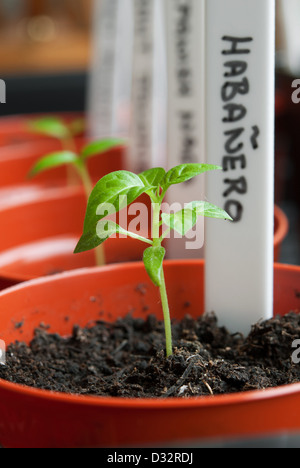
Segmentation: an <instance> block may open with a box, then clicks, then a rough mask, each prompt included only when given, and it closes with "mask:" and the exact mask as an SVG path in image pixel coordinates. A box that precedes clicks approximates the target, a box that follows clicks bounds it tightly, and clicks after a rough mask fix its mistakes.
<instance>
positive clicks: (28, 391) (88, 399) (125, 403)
mask: <svg viewBox="0 0 300 468" xmlns="http://www.w3.org/2000/svg"><path fill="white" fill-rule="evenodd" d="M174 263H177V264H178V266H183V265H185V266H188V265H195V264H199V265H205V261H204V260H166V261H165V265H166V266H167V265H172V264H174ZM142 265H143V263H142V262H133V263H123V264H117V265H107V266H105V267H100V268H99V267H91V268H83V269H78V270H73V271H69V272H64V273H60V274H58V275H55V276H52V277H43V278H38V279H34V280H31V281H28V282H26V283H22V284H19V285H16V286H13V287H10V288H8V289H6V290H4V291H2V292H0V298H1V297H2V296H5V295H9V294H14V292H16V291H20V290H22V289H27V288H28V287H29V288H30V287H34V286H37V285H42V284H45V283H49V282H51V283H55V282H57V281H60V280H61V279H64V278H72V277H78V276H82V275H91V274H95V273H97V272H99V271H114V270H119V269H120V268H128V267H129V268H131V269H134V268H141V266H142ZM274 269H275V271H276V270H279V271H280V270H281V271H286V270H288V271H294V272H300V266H297V265H286V264H279V263H278V264H276V263H275V264H274ZM0 389H3V390H4V391H7V392H10V393H14V394H15V395H16V396H17V395H20V394H22V396H26V397H28V398H30V397H31V398H35V399H38V400H51V401H55V402H60V403H63V404H68V405H84V406H89V407H95V406H96V407H102V406H106V407H111V408H116V409H117V408H120V407H122V408H126V409H134V408H143V409H149V410H153V409H163V408H168V409H170V408H177V409H178V408H182V409H188V408H190V409H191V408H194V407H197V408H199V407H214V406H220V407H221V406H224V405H242V404H246V403H248V404H249V403H254V402H255V401H258V400H261V401H263V400H269V399H275V398H283V397H287V396H290V395H295V394H296V393H300V383H295V384H289V385H282V386H279V387H275V388H269V389H265V390H254V391H248V392H239V393H234V394H225V395H216V396H204V397H191V398H189V399H182V398H177V397H174V398H170V399H161V398H153V399H150V398H149V399H147V398H142V399H138V398H120V397H101V396H83V395H73V394H65V393H59V392H53V391H49V390H41V389H36V388H32V387H26V386H24V385H20V384H15V383H11V382H7V381H5V380H3V379H0Z"/></svg>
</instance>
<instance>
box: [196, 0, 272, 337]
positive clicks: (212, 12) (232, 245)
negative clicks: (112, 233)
mask: <svg viewBox="0 0 300 468" xmlns="http://www.w3.org/2000/svg"><path fill="white" fill-rule="evenodd" d="M206 25H207V38H206V44H207V49H206V83H207V85H206V101H207V102H206V108H207V111H206V125H207V127H206V128H207V132H206V144H207V147H206V156H207V163H209V164H212V163H214V164H218V165H220V166H222V167H223V173H222V172H220V174H216V175H214V176H213V177H211V176H208V178H207V190H206V197H207V199H208V200H209V201H210V202H211V203H214V204H216V205H219V206H222V207H223V208H224V209H225V210H226V211H227V212H228V214H229V215H230V216H231V217H232V218H233V219H234V222H233V223H228V222H224V223H223V224H222V226H221V227H220V226H219V225H216V224H214V223H212V222H210V221H209V220H208V221H207V222H206V226H207V229H206V243H205V245H206V310H209V311H215V312H216V313H217V315H218V317H219V319H220V322H221V324H222V325H225V326H227V327H228V328H229V329H230V330H232V331H233V332H236V331H240V332H244V333H248V332H249V331H250V328H251V325H252V324H254V323H255V322H257V321H258V320H260V319H267V318H270V317H272V313H273V235H274V108H275V103H274V95H275V90H274V75H275V64H274V56H275V2H274V0H265V1H263V2H262V1H261V0H243V1H241V0H226V1H224V0H209V1H207V11H206ZM215 288H217V290H218V293H217V294H216V293H215Z"/></svg>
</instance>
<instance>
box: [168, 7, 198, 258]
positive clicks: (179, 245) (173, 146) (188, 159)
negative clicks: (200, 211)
mask: <svg viewBox="0 0 300 468" xmlns="http://www.w3.org/2000/svg"><path fill="white" fill-rule="evenodd" d="M164 3H165V18H166V37H167V64H168V67H167V78H168V108H167V109H168V112H167V165H168V168H169V169H170V168H171V167H174V166H177V165H180V164H186V163H204V162H205V154H204V150H205V141H204V138H205V132H204V128H205V127H204V124H205V94H204V91H205V89H204V84H205V83H204V78H205V1H204V0H177V1H174V0H165V2H164ZM204 196H205V178H204V177H202V176H200V177H197V179H195V180H193V181H191V182H188V183H186V184H183V185H180V186H179V185H178V186H174V187H173V188H172V189H171V190H170V193H169V194H168V204H169V205H170V209H171V211H178V210H179V209H182V208H184V204H185V203H189V202H191V201H194V200H203V198H204ZM177 202H180V203H181V205H180V206H176V205H175V203H177ZM182 205H183V206H182ZM173 208H174V209H173ZM203 242H204V221H203V219H199V222H198V223H197V226H196V228H194V229H193V231H191V232H189V233H187V236H186V238H184V239H182V238H180V237H178V238H177V239H176V238H172V239H169V240H168V256H169V258H188V257H191V258H196V257H199V256H202V251H201V248H202V246H203Z"/></svg>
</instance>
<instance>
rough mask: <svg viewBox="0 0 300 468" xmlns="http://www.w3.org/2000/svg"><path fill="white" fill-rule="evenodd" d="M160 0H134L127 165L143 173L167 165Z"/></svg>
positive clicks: (163, 57) (163, 56) (134, 170)
mask: <svg viewBox="0 0 300 468" xmlns="http://www.w3.org/2000/svg"><path fill="white" fill-rule="evenodd" d="M162 12H163V8H162V4H161V1H160V0H150V1H149V0H134V46H133V78H132V82H133V89H132V102H131V104H132V119H131V129H130V147H129V151H128V165H129V167H130V170H132V171H133V172H137V173H138V172H143V171H145V170H147V169H149V168H151V167H153V166H155V165H160V166H164V162H163V161H162V159H164V156H165V155H164V153H165V151H164V150H165V148H163V142H164V133H163V132H164V128H165V121H164V120H163V117H164V109H165V100H166V83H165V66H166V65H165V55H164V33H163V29H162V28H163V20H162Z"/></svg>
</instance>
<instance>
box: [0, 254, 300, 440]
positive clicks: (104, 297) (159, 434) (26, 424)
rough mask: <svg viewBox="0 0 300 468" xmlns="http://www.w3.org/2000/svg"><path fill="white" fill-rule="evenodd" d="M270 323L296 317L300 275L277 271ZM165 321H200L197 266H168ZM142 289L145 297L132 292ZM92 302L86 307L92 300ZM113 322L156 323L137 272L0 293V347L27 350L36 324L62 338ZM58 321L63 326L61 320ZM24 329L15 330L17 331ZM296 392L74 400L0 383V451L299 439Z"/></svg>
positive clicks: (82, 276) (80, 273)
mask: <svg viewBox="0 0 300 468" xmlns="http://www.w3.org/2000/svg"><path fill="white" fill-rule="evenodd" d="M274 268H275V288H274V293H275V297H274V314H280V315H283V314H285V313H287V312H289V311H291V310H298V311H299V306H300V300H299V296H297V294H295V291H297V290H298V288H299V284H300V268H299V267H294V266H285V265H275V267H274ZM165 270H166V281H167V287H168V291H169V300H170V306H171V311H172V316H173V318H176V319H181V318H182V317H183V316H184V315H185V314H186V308H185V304H186V301H187V300H188V301H189V303H190V304H191V307H190V309H189V313H190V314H191V315H193V316H194V317H196V316H199V315H200V314H202V313H203V310H204V306H203V299H204V296H203V290H204V263H203V261H201V260H199V261H167V262H166V264H165ZM141 284H143V285H144V287H143V294H141V289H140V288H138V287H137V286H138V285H141ZM92 297H93V298H95V297H96V298H98V301H96V302H95V301H94V300H93V301H91V298H92ZM100 304H101V311H103V313H104V314H105V315H104V316H103V318H104V320H107V321H113V320H115V319H117V318H118V317H121V316H125V315H126V314H128V313H129V312H131V313H133V314H134V316H135V317H145V305H147V306H148V307H149V310H150V311H151V313H152V314H155V315H156V316H157V317H158V318H160V319H161V317H162V311H161V305H160V301H159V296H158V291H157V288H155V287H154V286H152V284H151V283H150V280H149V279H148V277H147V274H146V273H145V271H144V267H143V265H142V264H141V263H131V264H123V265H113V266H107V267H105V268H102V269H98V268H95V269H93V268H90V269H83V270H77V271H73V272H68V273H65V274H62V275H58V276H53V277H51V278H42V279H38V280H34V281H32V282H28V283H24V284H22V285H19V286H16V287H14V288H11V289H8V290H6V291H3V292H2V293H0V310H1V314H0V330H1V334H0V339H2V340H4V341H5V342H6V344H9V343H11V342H13V341H15V340H21V341H26V342H29V341H30V340H31V338H32V336H33V331H34V329H35V328H36V327H38V326H39V324H40V323H41V322H43V323H46V324H49V325H50V329H49V332H51V333H59V334H61V335H66V336H67V335H69V334H70V333H71V330H72V327H73V326H74V324H77V325H80V326H85V325H87V324H88V323H91V321H93V320H98V319H99V305H100ZM66 315H68V317H69V321H66V320H65V317H66ZM20 322H22V323H23V324H24V325H23V327H22V328H21V329H16V327H15V323H20ZM299 411H300V383H299V384H293V385H288V386H282V387H277V388H275V389H270V390H265V391H251V392H247V393H243V394H242V393H239V394H234V395H221V396H215V397H203V398H190V399H177V398H174V399H169V400H165V399H164V400H163V401H162V400H159V399H154V400H152V399H142V400H137V399H121V398H113V397H112V398H102V397H90V396H86V397H85V396H76V395H68V394H59V393H52V392H49V391H43V390H37V389H32V388H29V387H24V386H20V385H16V384H13V383H9V382H6V381H3V380H0V415H1V418H0V444H2V445H3V446H4V447H81V448H83V447H126V446H133V447H138V446H146V445H147V446H154V445H160V446H165V447H167V446H168V445H167V444H169V443H171V444H176V446H180V444H185V443H188V442H191V441H193V442H194V443H197V444H200V443H201V442H203V441H207V440H212V439H220V438H221V439H223V440H226V439H227V438H236V437H250V436H252V437H253V436H258V435H262V434H276V433H279V432H280V433H282V432H285V433H286V432H289V431H291V432H293V431H299V430H300V421H299V418H297V417H295V415H296V414H298V412H299Z"/></svg>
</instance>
